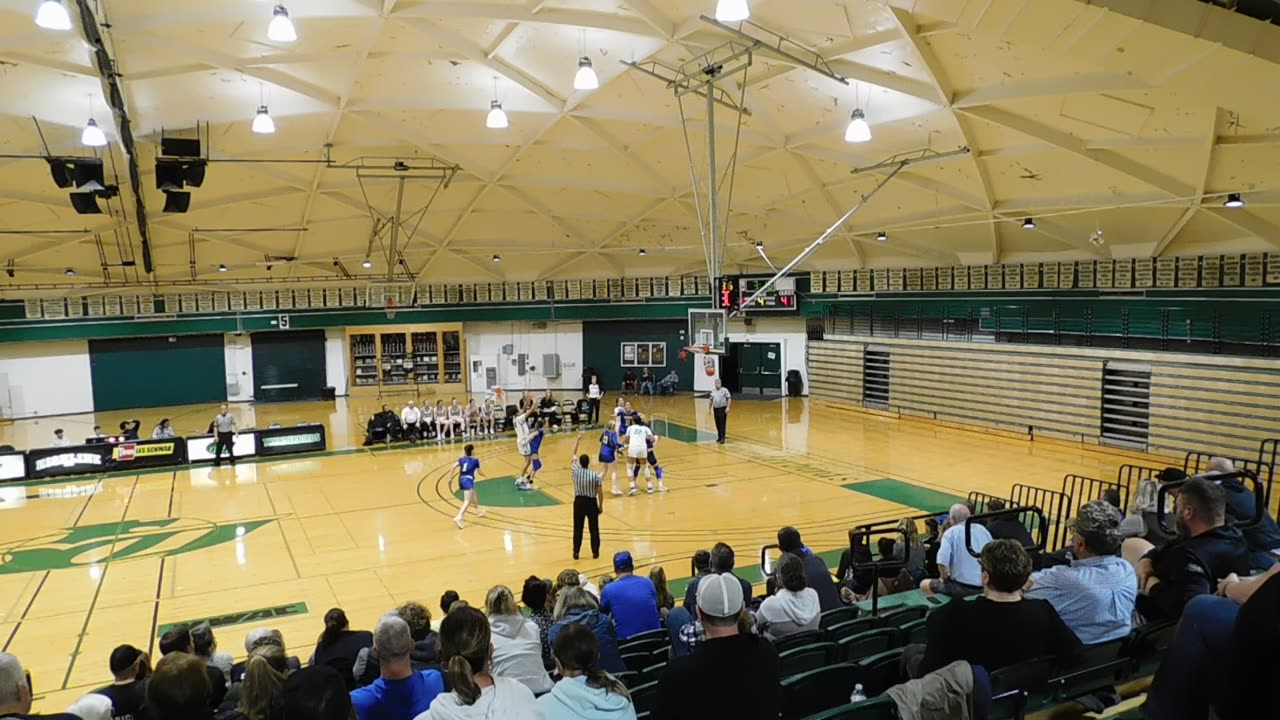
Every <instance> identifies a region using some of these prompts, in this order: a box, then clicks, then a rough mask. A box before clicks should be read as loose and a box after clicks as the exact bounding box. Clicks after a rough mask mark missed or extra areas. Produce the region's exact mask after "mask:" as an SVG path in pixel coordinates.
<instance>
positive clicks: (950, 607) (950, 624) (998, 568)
mask: <svg viewBox="0 0 1280 720" xmlns="http://www.w3.org/2000/svg"><path fill="white" fill-rule="evenodd" d="M960 507H963V505H962V506H960ZM957 527H958V526H957ZM954 529H955V528H952V529H951V530H954ZM975 529H976V525H975ZM951 530H948V531H947V532H951ZM981 574H982V587H983V594H982V597H979V598H976V599H974V600H973V602H951V603H948V604H947V605H944V606H943V607H941V608H938V609H937V610H935V611H933V612H932V613H930V614H929V618H928V620H927V621H926V623H925V628H926V631H927V637H928V641H927V643H926V645H925V648H924V657H923V659H922V660H921V661H920V663H919V667H918V672H912V671H911V667H912V665H913V661H914V657H911V658H904V661H905V662H906V663H907V667H908V672H909V673H910V674H911V675H912V677H920V676H923V675H925V674H927V673H930V672H933V671H934V670H937V669H939V668H941V667H944V666H946V665H948V664H950V663H952V662H955V661H956V660H964V661H966V662H968V663H969V664H970V665H981V666H982V667H984V668H986V669H987V671H988V672H993V671H995V670H999V669H1000V668H1003V667H1008V666H1010V665H1014V664H1017V663H1020V662H1022V661H1024V660H1030V659H1032V658H1037V657H1049V656H1052V657H1056V658H1057V660H1058V663H1059V664H1060V665H1061V666H1062V667H1070V666H1071V664H1072V663H1073V662H1075V659H1076V657H1077V655H1078V654H1079V652H1080V640H1079V639H1078V638H1077V637H1076V636H1075V633H1073V632H1071V630H1070V629H1069V628H1068V627H1067V626H1066V625H1065V624H1064V623H1063V622H1062V618H1060V617H1058V612H1057V611H1056V610H1054V609H1053V606H1052V605H1050V604H1049V603H1048V602H1047V601H1045V600H1024V599H1023V597H1022V588H1023V586H1024V585H1026V583H1027V578H1028V577H1030V575H1031V557H1030V556H1029V555H1028V554H1027V551H1026V550H1023V549H1022V546H1020V545H1018V543H1017V541H1016V540H993V541H991V542H989V543H987V544H986V545H985V546H983V548H982V570H981ZM912 648H914V649H917V652H918V648H919V646H918V645H915V646H912ZM911 655H912V656H915V655H916V652H912V653H911Z"/></svg>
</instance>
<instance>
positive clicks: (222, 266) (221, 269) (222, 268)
mask: <svg viewBox="0 0 1280 720" xmlns="http://www.w3.org/2000/svg"><path fill="white" fill-rule="evenodd" d="M226 271H227V266H226V265H222V264H219V265H218V272H226Z"/></svg>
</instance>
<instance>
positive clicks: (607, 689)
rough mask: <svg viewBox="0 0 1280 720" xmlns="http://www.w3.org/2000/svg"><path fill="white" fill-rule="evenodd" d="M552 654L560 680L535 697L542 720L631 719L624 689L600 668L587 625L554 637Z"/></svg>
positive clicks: (633, 712)
mask: <svg viewBox="0 0 1280 720" xmlns="http://www.w3.org/2000/svg"><path fill="white" fill-rule="evenodd" d="M555 657H556V673H557V674H559V675H560V676H561V677H562V678H563V679H562V680H560V682H558V683H556V686H555V687H554V688H552V690H551V693H550V694H548V695H543V696H542V697H541V698H539V699H538V708H539V709H540V710H541V711H542V717H543V719H544V720H581V719H582V718H586V720H635V717H636V709H635V706H634V705H632V704H631V696H630V695H629V694H628V693H627V688H626V687H625V686H623V684H622V683H621V682H618V680H616V679H614V677H613V676H611V675H609V673H607V672H604V671H603V670H601V669H600V646H599V644H598V643H597V642H596V636H595V634H594V633H592V632H591V630H590V629H589V628H587V627H586V626H583V625H569V626H568V627H566V628H565V629H564V632H562V633H560V634H559V636H558V637H556V647H555Z"/></svg>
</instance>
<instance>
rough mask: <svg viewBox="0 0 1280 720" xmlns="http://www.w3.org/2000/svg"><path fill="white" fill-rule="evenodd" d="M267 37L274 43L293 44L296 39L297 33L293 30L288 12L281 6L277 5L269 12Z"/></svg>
mask: <svg viewBox="0 0 1280 720" xmlns="http://www.w3.org/2000/svg"><path fill="white" fill-rule="evenodd" d="M267 37H268V38H269V39H271V40H274V41H276V42H293V41H294V40H297V39H298V31H297V30H294V29H293V21H292V20H290V19H289V11H288V10H286V9H285V7H284V6H283V5H277V6H276V9H275V10H273V11H272V12H271V24H270V25H268V26H267Z"/></svg>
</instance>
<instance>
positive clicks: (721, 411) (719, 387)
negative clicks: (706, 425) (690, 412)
mask: <svg viewBox="0 0 1280 720" xmlns="http://www.w3.org/2000/svg"><path fill="white" fill-rule="evenodd" d="M730 397H731V396H730V395H729V391H728V389H726V388H725V386H724V384H723V383H721V382H720V378H716V389H715V390H712V391H711V414H712V415H714V416H715V418H716V442H718V443H720V444H721V445H723V444H724V430H725V425H726V424H728V422H729V400H730Z"/></svg>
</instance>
